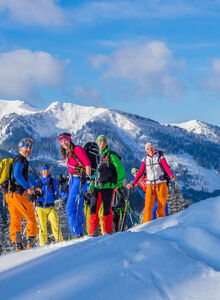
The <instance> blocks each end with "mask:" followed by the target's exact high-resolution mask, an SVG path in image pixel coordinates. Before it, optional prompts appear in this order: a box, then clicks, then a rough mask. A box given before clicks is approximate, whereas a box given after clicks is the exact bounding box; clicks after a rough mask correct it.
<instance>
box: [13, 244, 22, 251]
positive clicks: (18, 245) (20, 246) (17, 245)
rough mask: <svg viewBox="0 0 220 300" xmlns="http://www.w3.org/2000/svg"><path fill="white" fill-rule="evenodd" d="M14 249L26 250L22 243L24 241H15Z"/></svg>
mask: <svg viewBox="0 0 220 300" xmlns="http://www.w3.org/2000/svg"><path fill="white" fill-rule="evenodd" d="M13 249H14V251H15V252H19V251H21V250H24V247H23V245H22V243H17V242H16V243H13Z"/></svg>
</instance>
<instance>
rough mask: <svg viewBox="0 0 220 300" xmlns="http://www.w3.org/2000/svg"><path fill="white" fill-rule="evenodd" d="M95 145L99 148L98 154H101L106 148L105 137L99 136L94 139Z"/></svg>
mask: <svg viewBox="0 0 220 300" xmlns="http://www.w3.org/2000/svg"><path fill="white" fill-rule="evenodd" d="M96 144H97V145H98V147H99V152H100V153H101V152H102V151H103V150H104V149H105V148H106V147H107V137H106V136H105V135H103V134H101V135H99V136H98V137H97V139H96Z"/></svg>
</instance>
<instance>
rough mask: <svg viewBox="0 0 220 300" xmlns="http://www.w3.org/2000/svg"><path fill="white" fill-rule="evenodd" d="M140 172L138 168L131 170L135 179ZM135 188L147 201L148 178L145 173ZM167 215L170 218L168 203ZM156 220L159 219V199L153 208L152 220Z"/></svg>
mask: <svg viewBox="0 0 220 300" xmlns="http://www.w3.org/2000/svg"><path fill="white" fill-rule="evenodd" d="M138 171H139V169H138V168H132V169H131V174H132V175H133V176H134V177H136V175H137V173H138ZM135 188H136V189H137V191H138V193H139V195H140V196H141V198H142V199H143V200H144V199H145V193H146V188H147V176H146V175H145V173H144V174H143V175H142V176H141V178H140V179H139V180H138V181H137V183H136V184H135ZM165 213H166V216H169V209H168V204H167V203H166V207H165ZM155 219H157V199H156V200H155V203H154V208H153V211H152V220H155Z"/></svg>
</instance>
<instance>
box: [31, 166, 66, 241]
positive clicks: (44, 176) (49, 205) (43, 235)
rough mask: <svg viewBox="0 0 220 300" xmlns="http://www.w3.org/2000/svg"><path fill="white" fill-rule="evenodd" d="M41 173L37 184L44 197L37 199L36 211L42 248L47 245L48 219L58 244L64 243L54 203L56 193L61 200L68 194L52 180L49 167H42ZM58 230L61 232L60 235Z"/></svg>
mask: <svg viewBox="0 0 220 300" xmlns="http://www.w3.org/2000/svg"><path fill="white" fill-rule="evenodd" d="M40 173H41V175H40V178H39V179H37V180H36V181H35V182H36V185H37V186H39V187H40V188H41V189H42V193H43V195H42V196H40V197H38V198H37V199H36V211H37V219H38V220H37V221H38V223H39V242H40V246H44V245H45V243H47V219H49V221H50V224H51V229H52V232H53V235H54V238H55V239H56V240H57V241H58V242H62V241H63V236H62V233H61V230H60V228H59V220H58V215H57V212H56V210H55V208H54V201H55V193H56V195H57V197H61V198H64V197H67V196H68V194H66V193H63V191H62V190H60V188H59V184H58V182H57V180H56V179H55V178H52V176H51V175H50V170H49V167H48V166H47V165H46V164H43V165H42V166H41V169H40ZM58 230H59V231H60V232H59V234H58ZM58 237H59V240H58Z"/></svg>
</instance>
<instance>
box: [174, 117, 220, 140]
mask: <svg viewBox="0 0 220 300" xmlns="http://www.w3.org/2000/svg"><path fill="white" fill-rule="evenodd" d="M170 125H171V126H177V127H180V128H182V129H185V130H186V131H187V132H192V133H194V134H197V135H200V136H201V137H204V138H206V139H207V140H209V141H211V142H215V143H218V144H220V128H219V127H218V126H214V125H211V124H208V123H206V122H202V121H198V120H191V121H188V122H183V123H177V124H174V123H172V124H170Z"/></svg>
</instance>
